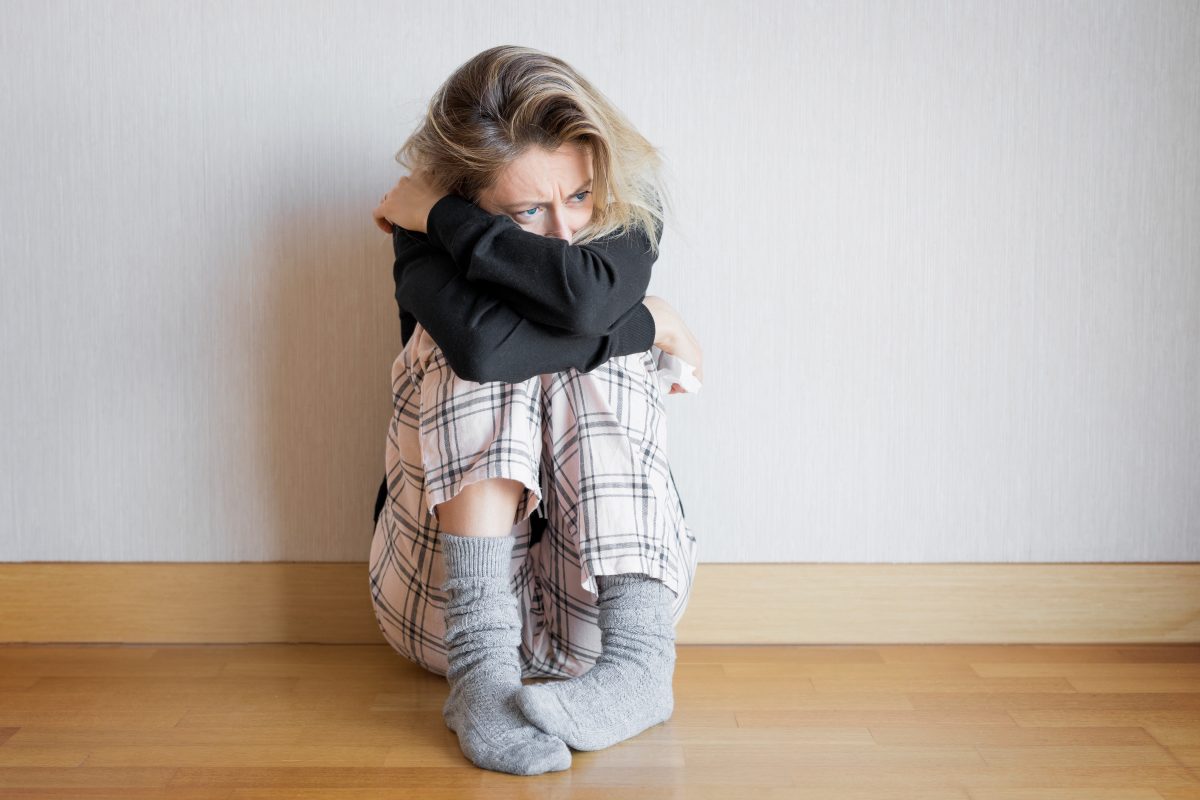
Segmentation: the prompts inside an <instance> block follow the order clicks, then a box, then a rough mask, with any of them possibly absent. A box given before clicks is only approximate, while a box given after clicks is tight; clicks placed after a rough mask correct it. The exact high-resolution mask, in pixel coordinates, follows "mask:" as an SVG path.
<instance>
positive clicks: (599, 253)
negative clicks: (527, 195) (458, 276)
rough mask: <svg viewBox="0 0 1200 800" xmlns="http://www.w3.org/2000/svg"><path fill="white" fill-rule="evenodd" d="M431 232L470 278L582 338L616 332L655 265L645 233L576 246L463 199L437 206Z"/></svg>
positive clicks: (531, 314)
mask: <svg viewBox="0 0 1200 800" xmlns="http://www.w3.org/2000/svg"><path fill="white" fill-rule="evenodd" d="M427 228H428V231H427V236H428V240H429V241H430V242H431V243H433V244H435V245H437V246H438V247H440V248H441V249H442V250H444V251H445V252H446V253H448V254H449V255H450V257H451V258H452V259H453V263H454V264H455V265H456V266H457V268H458V269H459V270H460V271H461V272H462V274H463V275H464V276H465V277H466V278H467V280H469V281H472V282H476V283H479V284H480V285H481V286H483V287H485V288H486V289H488V290H489V291H490V292H491V293H492V294H493V295H495V296H496V297H498V298H500V299H501V300H504V301H505V302H507V303H508V305H509V306H510V307H511V308H513V309H514V310H515V311H517V312H518V313H520V314H521V315H522V316H524V317H526V318H527V319H529V320H531V321H533V322H536V323H540V324H542V325H546V326H549V327H552V328H557V329H559V330H561V331H565V332H567V333H571V334H575V335H579V336H597V335H601V334H603V333H605V332H607V331H611V330H612V329H613V326H614V325H616V324H617V323H618V322H619V321H620V320H621V319H622V318H623V317H624V315H625V314H627V313H628V311H629V309H630V308H631V307H632V306H634V305H635V304H637V303H639V302H640V301H641V298H643V297H645V296H646V290H647V288H648V287H649V286H650V271H651V267H653V266H654V262H655V260H656V259H657V255H656V254H655V253H653V252H652V251H651V249H650V240H649V239H648V238H647V236H646V234H645V232H644V231H642V230H640V229H639V230H638V231H637V232H629V233H626V234H624V235H621V236H617V235H615V234H614V235H609V236H606V237H604V238H602V239H598V240H596V241H593V242H589V243H588V244H584V245H573V244H570V243H568V242H567V241H565V240H563V239H556V238H552V237H548V236H542V235H540V234H536V233H533V232H531V231H527V230H524V229H522V228H521V226H520V225H518V224H517V223H516V222H514V221H513V220H512V219H511V218H510V217H507V216H505V215H502V214H489V213H488V212H486V211H484V210H483V209H482V208H480V207H479V206H477V205H475V204H474V203H472V202H471V201H469V200H467V199H466V198H464V197H462V196H460V195H457V194H448V195H445V196H444V197H442V198H441V199H440V200H438V201H437V202H436V203H434V205H433V207H432V208H431V209H430V211H429V217H428V222H427ZM657 233H658V236H659V237H661V236H662V225H661V224H659V225H658V229H657ZM647 347H649V346H647Z"/></svg>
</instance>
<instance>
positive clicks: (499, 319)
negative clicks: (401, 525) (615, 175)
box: [375, 194, 662, 536]
mask: <svg viewBox="0 0 1200 800" xmlns="http://www.w3.org/2000/svg"><path fill="white" fill-rule="evenodd" d="M427 228H428V232H427V233H425V234H422V233H419V232H416V231H409V230H405V229H403V228H400V227H395V228H394V231H393V233H392V246H393V250H394V251H395V255H396V260H395V264H394V266H393V268H392V277H393V278H394V280H395V283H396V304H397V306H398V307H399V310H400V339H401V343H402V344H407V343H408V340H409V338H410V337H411V336H412V333H413V330H414V329H415V327H416V324H417V323H418V322H420V323H421V327H422V328H424V329H425V330H426V331H427V332H428V333H429V335H430V336H432V337H433V340H434V342H435V343H437V345H438V346H439V347H440V348H441V350H442V352H443V353H444V354H445V356H446V363H447V364H448V365H449V366H450V368H451V369H453V370H454V372H455V374H457V375H458V376H459V377H462V378H465V379H467V380H471V381H476V382H479V383H483V382H488V381H504V382H507V383H516V382H519V381H524V380H528V379H529V378H531V377H533V376H535V375H544V374H547V373H551V372H561V371H563V370H566V369H568V368H575V369H577V370H579V371H580V372H591V371H592V370H594V369H595V368H596V367H598V366H600V365H601V364H603V363H604V362H606V361H608V360H609V359H611V358H614V357H616V356H621V355H627V354H630V353H638V352H642V351H644V350H649V349H650V347H651V346H653V344H654V335H655V328H654V317H653V316H652V315H651V314H650V310H649V309H648V308H647V307H646V306H645V305H644V304H643V303H642V300H643V298H645V296H646V289H647V287H648V286H649V284H650V272H651V268H652V267H653V265H654V261H655V259H656V256H655V254H654V253H653V252H651V250H650V242H649V240H648V238H647V237H646V234H645V232H644V231H641V230H640V229H639V230H637V231H636V232H630V233H626V234H625V235H623V236H617V235H615V234H612V235H609V236H606V237H603V238H601V239H598V240H596V241H593V242H590V243H588V244H584V245H572V244H570V243H568V242H566V241H565V240H563V239H555V238H551V237H547V236H542V235H540V234H536V233H532V232H530V231H527V230H524V229H523V228H522V227H521V226H520V225H518V224H517V223H516V222H514V221H513V220H512V219H511V218H509V217H507V216H504V215H498V214H489V213H488V212H486V211H484V210H483V209H481V208H480V207H479V206H477V205H475V204H474V203H472V202H470V201H469V200H467V199H465V198H463V197H461V196H459V195H455V194H448V195H446V196H445V197H442V198H441V199H440V200H438V201H437V203H435V204H434V206H433V208H432V209H431V210H430V212H429V217H428V221H427ZM657 232H658V234H659V236H660V237H661V234H662V227H661V226H660V227H659V228H658V231H657ZM386 498H387V476H386V475H385V476H384V480H383V483H382V484H381V485H380V487H379V492H378V495H377V497H376V500H375V521H376V522H378V520H379V514H380V513H381V511H382V509H383V504H384V501H385V500H386ZM539 514H540V512H538V511H535V512H534V516H535V518H536V523H537V524H535V525H534V529H535V533H536V534H537V535H538V536H540V534H541V529H542V528H544V526H545V522H544V519H541V518H540V515H539Z"/></svg>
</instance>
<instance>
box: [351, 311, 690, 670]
mask: <svg viewBox="0 0 1200 800" xmlns="http://www.w3.org/2000/svg"><path fill="white" fill-rule="evenodd" d="M654 370H655V360H654V357H653V355H652V349H651V350H647V351H644V352H641V353H633V354H629V355H624V356H616V357H614V358H612V359H610V360H609V361H607V362H606V363H604V364H602V365H601V366H599V367H597V368H596V369H595V370H593V371H592V372H588V373H581V372H579V371H578V370H575V369H568V370H566V371H565V372H558V373H552V374H547V375H538V376H535V377H533V378H530V379H529V380H527V381H524V382H521V383H504V382H501V381H493V382H488V383H476V382H473V381H467V380H463V379H461V378H459V377H458V376H457V375H456V374H455V373H454V371H453V370H452V369H450V367H449V366H448V365H447V363H446V359H445V355H444V354H443V353H442V351H441V349H440V348H439V347H438V346H437V344H436V343H435V342H434V341H433V338H432V337H431V336H429V335H428V334H427V333H426V332H425V331H424V329H423V328H422V327H421V326H420V325H418V326H417V327H416V329H415V331H414V332H413V335H412V336H411V337H410V338H409V340H408V344H407V345H406V346H405V348H404V350H403V351H402V352H401V353H400V355H399V356H398V357H397V358H396V360H395V362H394V363H393V365H392V396H393V401H394V405H393V414H392V420H391V423H390V425H389V428H388V437H387V447H386V470H387V496H386V498H385V500H384V505H383V508H382V513H380V515H379V519H378V520H377V521H376V525H375V533H374V537H373V539H372V542H371V557H370V576H371V598H372V602H373V603H374V607H375V615H376V618H377V620H378V622H379V626H380V629H381V630H382V632H383V635H384V637H385V638H386V640H387V641H388V643H389V644H391V645H392V647H394V648H395V649H396V650H397V651H398V652H399V653H400V654H401V655H403V656H405V657H406V658H408V659H410V660H412V661H414V662H415V663H417V664H419V665H420V666H422V667H424V668H425V669H428V670H430V671H432V672H435V673H437V674H441V675H444V674H445V672H446V648H445V644H444V634H445V604H446V595H445V593H444V592H442V591H441V588H440V587H441V586H442V584H443V582H444V581H445V565H444V563H443V560H442V551H441V548H440V545H439V544H438V541H437V534H438V532H439V531H440V530H441V529H440V528H439V527H438V519H437V515H436V506H437V504H438V503H441V502H444V501H446V500H448V499H450V498H452V497H454V496H455V494H456V493H457V492H458V491H459V490H461V489H462V488H463V487H464V486H466V485H468V484H470V483H473V482H475V481H478V480H484V479H487V478H511V479H513V480H517V481H520V482H521V483H523V484H524V485H525V491H524V493H523V495H522V497H521V500H520V503H519V505H518V507H517V512H516V516H515V519H514V521H513V526H514V527H513V535H514V536H515V537H516V541H515V542H514V546H513V553H512V570H511V574H512V587H513V591H514V592H515V594H516V596H517V598H518V601H519V607H520V608H521V609H522V614H523V617H524V618H523V623H522V643H521V662H522V674H523V677H559V678H569V677H574V676H576V675H581V674H583V673H585V672H587V670H588V669H590V668H591V666H592V665H593V664H595V662H596V659H598V658H599V656H600V628H599V624H598V621H597V620H598V610H599V609H598V587H597V585H596V576H597V575H616V574H620V573H626V572H641V573H645V574H648V575H650V576H652V577H654V578H658V579H659V580H661V581H663V582H664V583H665V584H666V585H667V586H668V587H670V589H671V590H672V591H673V592H674V594H675V601H674V618H675V620H676V622H678V620H679V619H680V618H681V617H682V616H683V612H684V609H685V608H686V606H687V603H688V600H689V598H690V596H691V588H692V581H693V578H694V576H695V571H696V560H697V546H696V538H695V536H693V534H692V532H691V529H690V528H689V527H688V525H687V522H686V520H685V519H684V512H683V504H682V502H681V501H680V498H679V494H678V490H677V488H676V485H675V479H674V476H673V475H672V474H671V469H670V466H669V464H668V463H667V453H666V450H665V443H666V421H667V417H666V408H665V406H664V404H663V396H662V392H661V389H660V388H659V385H658V380H657V378H656V376H655V374H654ZM539 502H540V503H541V506H540V514H541V515H544V517H545V520H546V523H547V524H546V530H545V535H543V536H541V537H538V536H531V532H532V531H533V526H532V525H531V515H532V514H533V511H534V509H535V508H538V504H539ZM450 532H451V533H457V531H450Z"/></svg>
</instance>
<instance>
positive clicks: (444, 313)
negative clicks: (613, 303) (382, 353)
mask: <svg viewBox="0 0 1200 800" xmlns="http://www.w3.org/2000/svg"><path fill="white" fill-rule="evenodd" d="M464 202H465V201H464ZM489 216H490V215H489ZM513 224H514V225H515V224H516V223H513ZM538 238H541V237H538ZM392 244H393V249H394V251H395V254H396V262H395V266H394V267H393V270H392V276H393V277H394V278H395V281H396V302H397V303H398V304H399V306H400V308H401V309H404V310H407V311H409V312H410V313H412V315H413V316H414V317H416V319H417V322H419V323H421V327H423V328H424V329H425V330H426V331H428V332H429V335H430V336H432V337H433V340H434V342H436V343H437V345H438V346H439V347H440V348H441V349H442V352H443V353H445V355H446V363H448V364H449V365H450V368H451V369H453V370H454V372H455V374H457V375H458V376H459V377H461V378H464V379H466V380H470V381H476V382H479V383H484V382H487V381H503V382H506V383H516V382H519V381H524V380H528V379H529V378H531V377H533V376H534V375H544V374H547V373H551V372H562V371H563V370H566V369H568V368H575V369H577V370H579V371H580V372H591V371H592V370H594V369H596V367H598V366H600V365H601V364H603V363H604V362H605V361H608V360H609V359H610V358H613V357H615V356H620V355H627V354H629V353H638V352H642V351H644V350H649V349H650V347H651V346H652V345H653V344H654V338H655V323H654V316H653V315H652V314H651V313H650V309H648V308H647V307H646V306H645V305H644V304H643V303H642V302H641V300H642V297H643V296H644V295H639V296H638V297H637V298H635V299H634V301H633V302H632V303H631V304H630V305H629V306H627V307H626V308H624V309H623V310H622V313H621V314H619V315H618V317H617V318H616V319H615V320H614V321H613V323H612V324H611V325H610V326H609V327H608V328H606V329H604V330H603V331H601V332H599V333H596V334H576V335H572V334H565V333H563V332H562V331H556V330H554V329H551V328H548V327H546V326H544V325H541V324H538V323H536V322H534V321H532V320H530V319H526V318H525V317H523V316H522V315H521V314H519V313H518V312H517V311H515V310H514V309H512V308H510V307H509V306H508V305H507V304H505V303H504V302H503V301H502V300H500V299H499V298H497V297H496V296H494V295H493V294H491V293H490V292H487V291H485V290H484V289H483V288H482V287H480V286H478V285H476V284H474V283H472V282H471V281H469V280H467V278H466V277H464V276H463V275H462V274H461V273H460V271H459V269H458V267H457V266H456V265H455V263H454V261H453V259H452V258H451V257H450V255H448V254H447V253H445V252H443V251H442V250H441V249H439V248H437V247H435V246H434V245H432V244H431V243H430V242H429V241H427V240H426V239H425V237H424V236H423V235H422V234H420V233H416V232H413V231H408V230H405V229H404V228H401V227H399V226H396V227H395V229H394V230H393V232H392Z"/></svg>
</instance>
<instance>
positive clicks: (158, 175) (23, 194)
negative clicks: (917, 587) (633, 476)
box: [0, 0, 1200, 562]
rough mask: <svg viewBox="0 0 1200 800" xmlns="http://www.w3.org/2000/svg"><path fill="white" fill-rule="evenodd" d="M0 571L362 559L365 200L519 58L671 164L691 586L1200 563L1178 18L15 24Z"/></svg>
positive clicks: (1125, 7)
mask: <svg viewBox="0 0 1200 800" xmlns="http://www.w3.org/2000/svg"><path fill="white" fill-rule="evenodd" d="M3 16H4V19H5V22H4V24H3V26H2V27H0V102H2V103H3V106H2V107H0V138H2V141H3V148H0V168H2V174H3V176H4V178H3V181H2V182H0V259H2V263H0V370H2V371H0V375H2V376H3V378H2V383H0V419H3V421H4V431H3V436H2V438H0V441H2V445H0V469H2V470H3V476H4V480H3V482H2V483H0V560H8V561H38V560H69V561H74V560H104V561H107V560H113V561H126V560H130V561H160V560H165V561H176V560H180V561H193V560H204V561H209V560H211V561H241V560H249V561H257V560H335V561H343V560H351V561H364V562H365V560H366V558H367V554H368V548H369V543H370V536H371V529H372V524H371V512H372V509H373V504H374V499H375V490H376V488H377V486H378V484H379V480H380V478H381V476H382V472H383V443H384V436H385V431H386V426H387V422H388V418H389V414H390V411H391V400H390V387H389V368H390V365H391V362H392V359H393V358H394V357H395V355H396V354H397V352H398V351H399V347H400V334H399V321H398V320H397V318H396V309H395V303H394V300H393V299H392V296H391V292H392V281H391V274H390V271H391V257H390V245H389V240H388V237H386V236H384V235H383V234H381V233H380V232H379V231H378V230H377V229H376V228H375V227H374V226H373V224H372V222H371V219H370V212H371V210H372V208H373V207H374V205H375V202H376V201H377V200H378V198H379V196H380V195H381V194H382V193H383V192H384V191H385V190H386V189H387V188H388V187H390V186H391V185H392V183H394V181H395V179H396V177H398V175H399V174H401V169H400V167H399V166H398V165H396V164H395V163H394V162H393V161H392V156H393V154H394V152H395V150H396V148H397V147H398V146H399V144H400V143H401V141H402V139H403V137H404V135H405V134H406V133H407V132H408V131H409V130H410V129H411V127H412V126H413V124H414V123H415V121H416V119H417V115H418V114H419V113H420V111H421V109H422V107H423V104H424V103H425V101H426V99H427V98H428V96H429V93H430V92H431V91H432V90H433V89H434V88H435V87H436V86H437V84H438V83H440V82H441V81H442V80H443V79H444V78H445V77H446V76H447V75H448V74H449V72H450V71H451V70H452V69H453V68H454V67H455V66H457V65H458V64H459V63H461V62H462V61H464V60H466V59H467V58H469V57H470V56H471V55H473V54H475V53H477V52H479V51H480V50H482V49H484V48H486V47H490V46H492V45H495V44H501V43H516V44H525V45H530V46H533V47H538V48H540V49H544V50H547V51H549V52H552V53H554V54H556V55H559V56H561V57H563V58H565V59H566V60H568V61H569V62H571V63H573V64H574V65H575V66H576V67H578V68H579V69H580V70H581V71H582V72H583V73H584V75H585V76H587V77H588V78H589V79H591V80H593V81H594V82H595V83H596V84H597V85H598V86H599V87H601V89H602V90H603V91H605V92H606V93H607V94H608V95H609V96H610V97H612V98H613V99H614V100H615V101H616V102H617V104H618V105H619V106H621V107H622V108H623V109H624V110H625V111H626V113H627V114H628V115H629V116H630V118H631V119H633V120H634V121H635V123H636V124H637V125H638V126H639V128H640V129H641V130H642V132H643V133H644V134H645V135H646V136H648V137H649V138H650V140H651V141H653V142H654V143H656V144H657V145H659V146H661V147H662V148H663V149H664V150H665V152H666V154H667V156H668V158H669V161H670V167H671V173H672V176H673V178H674V180H675V184H674V185H675V194H676V197H677V198H678V200H679V201H680V202H679V215H678V219H677V220H676V221H674V223H673V226H672V227H669V228H668V233H667V236H666V241H665V242H664V253H663V256H662V259H661V260H660V262H659V266H658V267H657V272H656V277H655V279H654V282H653V283H652V285H651V291H650V293H651V294H658V295H661V296H663V297H665V298H666V299H667V300H668V301H670V302H671V303H673V304H674V305H675V306H676V307H678V308H679V309H680V310H681V311H682V312H683V313H684V315H685V317H686V318H687V320H688V321H689V324H690V325H691V327H692V328H693V330H694V331H695V332H696V333H697V335H698V336H699V338H700V340H701V342H702V343H703V345H704V348H705V356H706V362H705V374H706V379H707V385H706V386H705V388H704V390H703V391H702V392H701V393H699V394H697V395H694V396H673V397H670V398H669V399H668V403H669V407H670V409H671V414H672V417H671V436H670V442H669V449H670V450H671V452H672V454H673V464H674V472H675V475H676V477H677V479H678V481H679V483H680V488H681V491H682V493H683V497H684V504H685V507H686V511H687V514H688V518H689V522H690V524H691V525H692V527H693V529H694V531H695V532H696V534H697V536H698V537H699V538H700V541H701V547H702V554H701V560H702V561H705V562H729V561H747V562H750V561H856V562H857V561H934V562H936V561H1110V560H1116V561H1177V560H1198V559H1200V236H1198V234H1197V223H1198V222H1200V5H1198V4H1197V3H1195V2H1143V1H1142V0H1136V1H1135V2H1072V3H1044V2H1020V3H1016V2H994V3H941V2H915V3H877V2H869V3H842V2H824V3H816V4H814V3H798V2H793V1H792V0H787V1H785V0H775V2H771V3H759V4H756V5H747V4H744V3H740V2H695V0H693V2H682V1H677V2H666V3H660V2H649V3H645V2H618V3H613V2H605V3H602V4H575V5H564V4H561V3H557V2H546V1H545V0H536V1H535V0H526V2H520V3H488V4H481V3H474V2H452V3H442V2H439V3H429V2H390V3H389V2H378V3H368V2H360V3H348V2H325V3H319V2H272V3H266V2H245V1H244V0H239V2H193V3H177V2H166V0H163V2H141V3H101V2H82V1H81V2H72V3H66V2H47V1H46V0H33V1H30V2H13V1H12V0H7V1H6V2H4V3H3Z"/></svg>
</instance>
